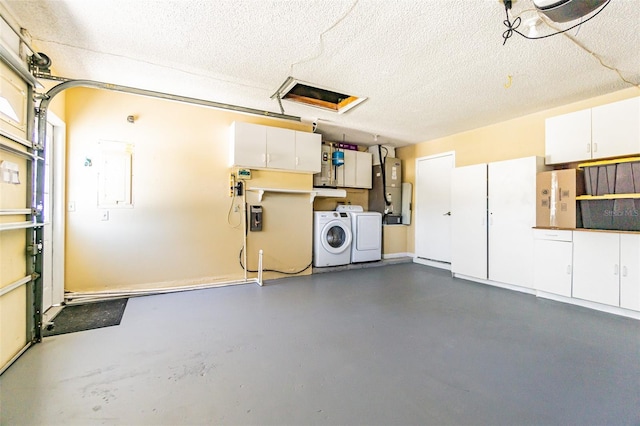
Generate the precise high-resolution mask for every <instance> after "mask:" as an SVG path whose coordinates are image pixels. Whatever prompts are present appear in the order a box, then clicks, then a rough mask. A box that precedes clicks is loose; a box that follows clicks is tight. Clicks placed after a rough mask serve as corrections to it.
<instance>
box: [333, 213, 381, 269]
mask: <svg viewBox="0 0 640 426" xmlns="http://www.w3.org/2000/svg"><path fill="white" fill-rule="evenodd" d="M336 210H337V211H339V212H346V213H348V214H349V216H350V217H351V232H352V233H353V242H352V243H351V263H358V262H374V261H376V260H381V259H382V214H381V213H378V212H365V211H364V209H363V208H362V206H349V205H346V206H338V208H337V209H336Z"/></svg>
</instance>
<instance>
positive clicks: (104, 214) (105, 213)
mask: <svg viewBox="0 0 640 426" xmlns="http://www.w3.org/2000/svg"><path fill="white" fill-rule="evenodd" d="M100 220H109V210H103V211H102V214H101V215H100Z"/></svg>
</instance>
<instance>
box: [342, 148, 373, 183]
mask: <svg viewBox="0 0 640 426" xmlns="http://www.w3.org/2000/svg"><path fill="white" fill-rule="evenodd" d="M343 152H344V164H343V165H342V166H340V167H338V170H337V171H336V184H337V185H338V186H340V187H345V188H366V189H371V184H372V180H371V179H372V178H371V175H372V167H373V155H371V154H370V153H368V152H360V151H353V150H350V149H345V150H344V151H343Z"/></svg>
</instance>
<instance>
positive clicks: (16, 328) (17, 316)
mask: <svg viewBox="0 0 640 426" xmlns="http://www.w3.org/2000/svg"><path fill="white" fill-rule="evenodd" d="M26 306H27V287H26V286H21V287H18V288H17V289H15V290H13V291H11V292H9V293H7V294H5V295H4V296H2V297H0V367H1V366H3V365H5V364H6V363H7V362H9V361H10V360H11V359H12V358H13V357H14V356H15V355H16V354H17V353H18V352H20V350H22V348H24V347H25V346H26V344H27V331H26V330H27V316H26V313H25V307H26Z"/></svg>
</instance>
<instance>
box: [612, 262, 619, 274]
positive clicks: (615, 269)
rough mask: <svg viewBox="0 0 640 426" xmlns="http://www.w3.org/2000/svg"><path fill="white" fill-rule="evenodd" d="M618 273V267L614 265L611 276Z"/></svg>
mask: <svg viewBox="0 0 640 426" xmlns="http://www.w3.org/2000/svg"><path fill="white" fill-rule="evenodd" d="M618 272H619V266H618V264H617V263H616V265H615V266H614V267H613V275H618Z"/></svg>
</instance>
